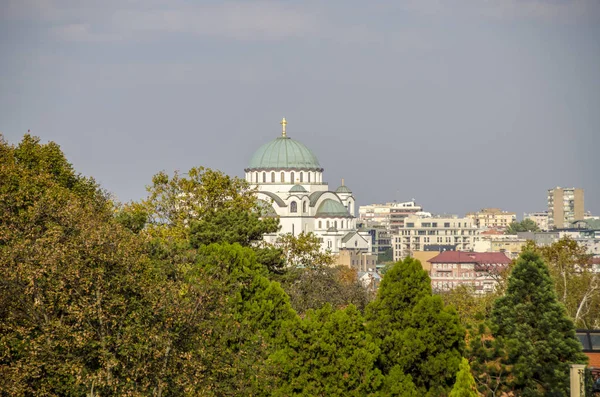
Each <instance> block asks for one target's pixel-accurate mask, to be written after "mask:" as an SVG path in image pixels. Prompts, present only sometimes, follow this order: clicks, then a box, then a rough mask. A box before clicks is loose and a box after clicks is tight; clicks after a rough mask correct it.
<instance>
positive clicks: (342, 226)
mask: <svg viewBox="0 0 600 397" xmlns="http://www.w3.org/2000/svg"><path fill="white" fill-rule="evenodd" d="M340 223H341V226H340V228H342V229H343V228H344V221H340Z"/></svg>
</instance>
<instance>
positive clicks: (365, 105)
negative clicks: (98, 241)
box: [0, 0, 600, 218]
mask: <svg viewBox="0 0 600 397" xmlns="http://www.w3.org/2000/svg"><path fill="white" fill-rule="evenodd" d="M0 65H1V66H0V133H2V134H3V135H4V139H6V140H8V141H9V142H10V143H13V144H16V143H18V141H19V140H20V139H21V138H22V136H23V134H25V133H26V132H27V131H28V130H31V133H32V134H33V135H36V136H39V137H40V138H41V139H42V141H43V142H47V141H55V142H56V143H58V144H59V145H60V146H61V148H62V149H63V151H64V152H65V154H66V156H67V158H68V159H69V161H71V162H72V163H73V165H74V167H75V169H76V170H77V171H79V172H81V173H82V174H84V175H88V176H93V177H94V178H96V180H97V181H98V182H100V183H101V184H102V186H103V187H104V188H106V189H108V190H109V191H111V192H112V193H113V194H115V195H116V197H118V198H119V199H120V200H121V201H123V202H127V201H130V200H139V199H141V198H143V197H145V195H146V191H145V187H146V185H148V184H149V183H150V182H151V178H152V175H154V174H155V173H157V172H159V171H161V170H164V171H167V172H169V173H172V172H173V171H174V170H181V171H185V170H188V169H189V168H191V167H193V166H205V167H210V168H215V169H219V170H222V171H223V172H225V173H227V174H230V175H236V176H243V172H244V171H243V170H244V168H245V167H246V166H247V164H248V162H249V160H250V158H251V157H252V154H253V152H254V151H255V150H256V149H257V148H258V147H259V146H261V145H262V144H264V143H266V142H268V141H270V140H272V139H274V138H276V137H277V136H279V135H280V131H281V126H280V125H279V122H280V120H281V118H282V117H286V119H287V121H288V125H287V132H288V135H289V136H290V137H292V138H293V139H297V140H298V141H300V142H302V143H304V144H305V145H306V146H308V147H309V148H310V149H311V150H312V151H313V152H314V153H315V154H316V155H317V157H318V158H319V161H320V163H321V165H322V166H323V167H324V168H325V174H324V179H325V180H326V181H327V182H329V184H330V188H332V189H335V188H336V187H337V186H338V185H339V183H340V180H341V178H344V179H345V182H346V185H347V186H349V187H350V188H351V189H352V191H353V192H354V195H355V197H356V199H357V201H358V203H359V204H369V203H379V202H391V201H394V200H397V201H408V200H411V199H415V200H416V201H417V203H418V204H421V205H422V206H423V207H424V209H425V210H426V211H430V212H434V213H447V214H449V213H454V214H459V215H464V214H465V213H466V212H468V211H476V210H478V209H481V208H484V207H499V208H502V209H504V210H507V211H514V212H517V215H518V217H519V218H520V217H522V214H523V212H532V211H543V210H545V209H546V207H547V203H546V196H547V189H549V188H552V187H555V186H562V187H579V188H583V189H585V208H586V210H590V211H592V213H594V214H597V215H600V177H598V176H597V170H598V168H599V167H598V162H597V153H598V152H599V149H600V0H571V1H569V0H487V1H486V0H404V1H398V0H395V1H383V0H382V1H368V2H367V1H358V0H343V1H327V2H324V1H317V0H304V1H292V0H282V1H192V0H169V1H159V0H103V1H97V0H62V1H60V0H0Z"/></svg>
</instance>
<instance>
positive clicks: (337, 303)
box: [278, 266, 371, 315]
mask: <svg viewBox="0 0 600 397" xmlns="http://www.w3.org/2000/svg"><path fill="white" fill-rule="evenodd" d="M278 280H279V281H280V282H281V284H282V287H283V289H284V290H285V291H286V292H287V294H288V295H289V296H290V301H291V304H292V307H293V308H294V310H296V312H297V313H298V314H300V315H303V314H304V313H306V312H307V311H308V310H310V309H315V310H316V309H319V308H321V307H323V306H324V305H326V304H330V305H331V306H332V307H334V308H343V307H346V306H347V305H349V304H353V305H355V306H356V307H357V308H358V309H359V310H360V311H363V310H364V309H365V307H366V306H367V304H368V303H369V301H370V298H371V295H370V293H369V291H368V290H367V289H366V288H365V287H364V286H363V285H362V284H361V283H360V281H359V280H358V275H357V273H356V270H354V269H351V268H348V267H346V266H335V267H320V268H288V269H287V271H286V273H285V274H284V275H283V276H282V277H279V278H278Z"/></svg>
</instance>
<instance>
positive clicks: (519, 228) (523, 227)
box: [505, 219, 540, 234]
mask: <svg viewBox="0 0 600 397" xmlns="http://www.w3.org/2000/svg"><path fill="white" fill-rule="evenodd" d="M539 230H540V228H539V227H538V225H537V223H535V222H534V221H532V220H531V219H524V220H522V221H521V222H511V224H510V225H508V227H507V228H506V232H505V234H517V233H518V232H537V231H539Z"/></svg>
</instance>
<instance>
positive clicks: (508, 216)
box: [467, 208, 517, 230]
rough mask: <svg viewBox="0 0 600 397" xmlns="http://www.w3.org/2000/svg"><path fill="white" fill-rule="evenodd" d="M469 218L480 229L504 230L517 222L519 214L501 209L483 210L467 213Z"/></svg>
mask: <svg viewBox="0 0 600 397" xmlns="http://www.w3.org/2000/svg"><path fill="white" fill-rule="evenodd" d="M467 218H470V219H472V220H473V223H474V224H475V226H477V227H478V228H480V229H501V230H504V229H506V228H507V227H508V225H510V224H511V223H512V222H516V220H517V214H516V213H514V212H508V211H502V210H501V209H500V208H483V209H482V210H481V211H477V212H469V213H467Z"/></svg>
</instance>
